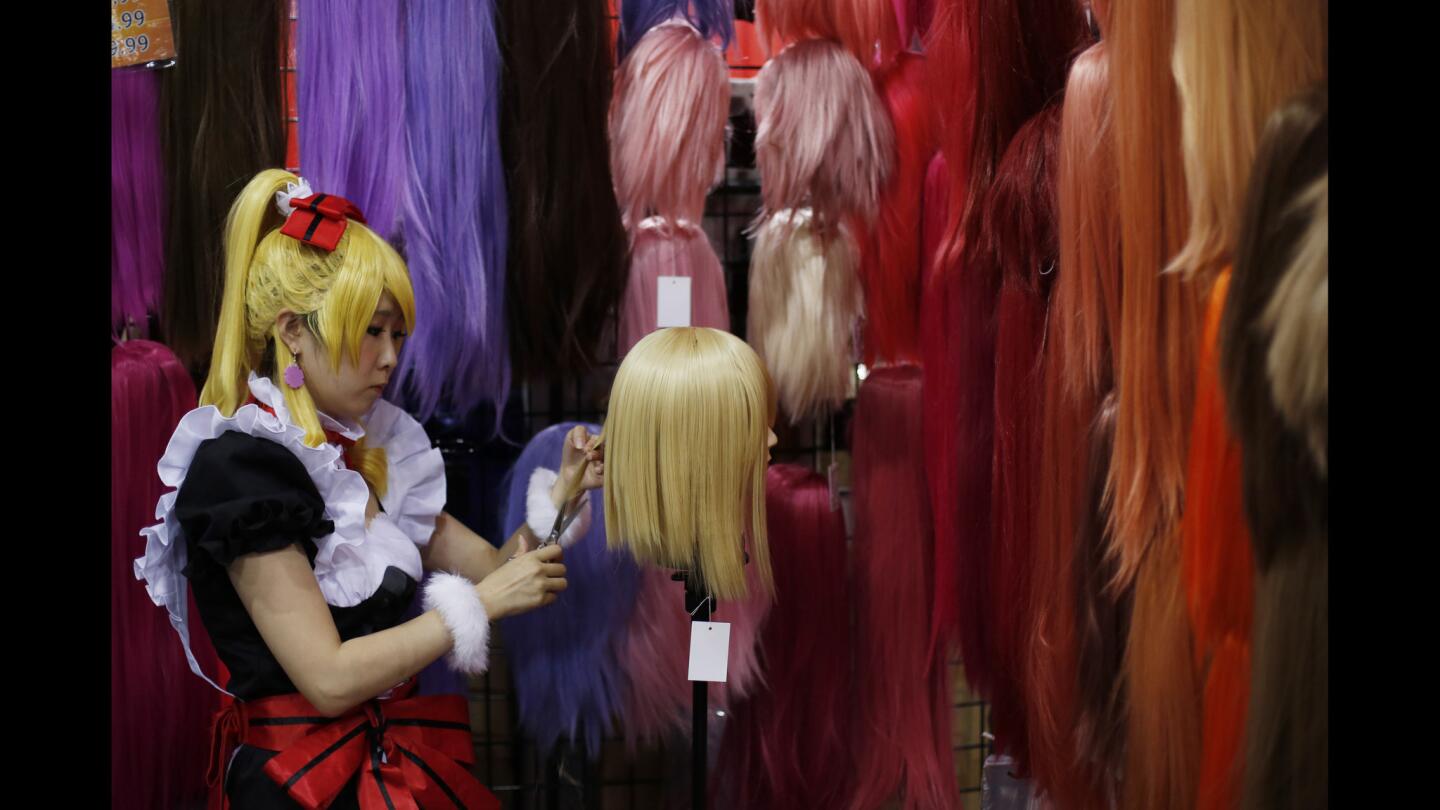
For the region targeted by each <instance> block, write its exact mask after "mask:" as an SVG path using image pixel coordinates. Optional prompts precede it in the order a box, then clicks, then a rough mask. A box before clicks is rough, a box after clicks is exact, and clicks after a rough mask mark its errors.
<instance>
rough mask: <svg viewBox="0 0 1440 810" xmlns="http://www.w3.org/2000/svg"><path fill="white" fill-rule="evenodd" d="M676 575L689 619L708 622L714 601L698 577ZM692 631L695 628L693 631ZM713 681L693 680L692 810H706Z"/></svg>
mask: <svg viewBox="0 0 1440 810" xmlns="http://www.w3.org/2000/svg"><path fill="white" fill-rule="evenodd" d="M674 578H675V579H683V580H684V581H685V612H686V613H688V614H690V621H691V623H692V624H693V623H694V622H708V621H710V617H711V614H712V609H713V608H714V605H715V601H714V600H713V599H711V598H710V596H709V594H707V593H705V592H704V591H703V590H701V585H700V583H699V581H698V577H695V576H692V575H690V574H689V573H687V572H684V571H677V572H675V575H674ZM691 633H692V635H693V633H694V631H693V630H692V631H691ZM709 687H710V684H709V683H707V682H705V681H694V682H692V683H691V684H690V807H691V808H692V810H706V808H707V806H708V805H707V804H706V801H705V794H706V779H705V777H706V770H707V766H708V764H709V759H708V758H707V755H708V752H707V751H706V748H707V747H708V745H709V742H710V724H709V722H708V719H709V714H710V692H709Z"/></svg>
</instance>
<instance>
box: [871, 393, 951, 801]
mask: <svg viewBox="0 0 1440 810" xmlns="http://www.w3.org/2000/svg"><path fill="white" fill-rule="evenodd" d="M921 397H922V390H921V376H920V369H919V368H917V367H915V366H881V367H879V368H876V369H875V370H873V371H872V372H871V373H870V375H869V377H867V378H866V380H865V382H864V383H863V384H862V385H861V386H860V394H859V397H858V400H857V402H856V404H855V421H854V423H853V428H852V429H853V431H854V436H853V438H852V442H851V447H852V452H853V454H854V478H853V480H854V489H853V491H854V499H855V501H854V503H855V551H856V555H857V557H856V563H855V573H856V584H855V615H856V632H857V640H856V656H855V659H856V661H857V668H856V673H855V678H856V702H857V704H858V706H857V708H858V714H857V717H856V721H855V722H856V723H857V725H856V728H855V732H854V740H855V745H854V751H855V774H856V779H857V783H856V788H855V795H854V797H853V799H852V800H851V802H850V803H849V806H850V807H851V808H853V810H873V808H878V807H881V806H884V805H885V803H886V801H887V800H889V799H890V798H891V797H892V796H893V795H894V794H895V793H896V792H897V791H898V792H899V793H900V795H901V796H903V801H904V806H905V807H909V808H945V807H954V806H955V804H956V802H957V801H958V795H957V793H956V785H955V767H954V762H953V761H952V753H951V748H950V745H951V742H950V722H949V720H950V694H949V688H948V684H947V678H946V674H947V673H946V664H945V662H944V660H942V659H935V660H930V655H929V642H930V628H929V627H928V626H927V625H928V621H929V613H930V588H931V585H930V577H929V572H928V570H927V569H928V566H927V564H926V561H927V560H928V559H929V558H930V553H929V552H930V550H929V545H930V541H931V533H930V525H931V523H930V504H929V497H928V496H927V494H926V488H925V482H924V481H923V480H922V476H923V475H924V467H923V466H922V464H921V462H920V458H921V456H923V455H924V453H925V452H926V450H925V447H924V443H923V440H922V437H921V432H920V403H921Z"/></svg>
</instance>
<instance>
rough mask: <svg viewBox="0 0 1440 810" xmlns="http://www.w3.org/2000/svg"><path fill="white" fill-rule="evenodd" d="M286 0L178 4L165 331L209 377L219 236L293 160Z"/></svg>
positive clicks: (167, 91)
mask: <svg viewBox="0 0 1440 810" xmlns="http://www.w3.org/2000/svg"><path fill="white" fill-rule="evenodd" d="M288 6H289V3H288V2H285V0H230V1H229V2H224V3H214V2H205V0H174V2H172V3H171V4H170V8H171V18H170V21H171V25H172V26H173V27H174V31H175V48H176V51H177V53H178V56H177V58H176V64H175V67H173V68H171V69H169V70H166V71H163V73H162V74H161V86H160V107H161V111H162V112H161V116H162V131H161V146H162V149H163V150H164V156H165V175H166V184H167V190H168V194H167V196H168V199H169V212H170V214H169V231H168V232H167V234H166V242H165V283H164V301H163V303H162V306H161V313H162V314H161V323H160V327H161V331H162V332H163V333H164V335H165V342H166V344H167V345H169V346H170V348H171V349H173V350H174V352H175V354H176V355H177V356H179V358H180V360H181V361H182V362H183V363H184V364H185V366H186V368H188V369H189V370H190V373H191V374H192V375H194V376H196V378H197V379H204V378H205V375H206V373H207V370H208V367H209V364H210V351H211V348H212V345H213V343H214V341H215V322H216V320H217V319H218V318H219V316H220V293H221V290H222V288H223V286H224V279H223V272H224V271H223V268H224V265H225V263H224V261H223V259H222V257H221V252H220V251H221V247H220V245H221V235H222V233H223V232H224V228H225V216H226V214H227V212H228V211H229V210H230V204H231V203H233V202H234V201H235V195H237V194H238V193H239V192H240V189H241V188H243V187H244V186H245V184H246V183H247V182H249V181H250V178H252V177H254V176H255V175H256V174H257V173H258V172H259V171H260V170H262V169H268V168H276V167H279V166H283V165H284V161H285V94H284V87H283V82H282V76H281V73H280V58H281V55H282V53H284V51H285V49H286V48H288V40H289V37H288V33H287V32H288V31H289V22H288V18H289V15H288V14H287V12H286V10H287V8H288Z"/></svg>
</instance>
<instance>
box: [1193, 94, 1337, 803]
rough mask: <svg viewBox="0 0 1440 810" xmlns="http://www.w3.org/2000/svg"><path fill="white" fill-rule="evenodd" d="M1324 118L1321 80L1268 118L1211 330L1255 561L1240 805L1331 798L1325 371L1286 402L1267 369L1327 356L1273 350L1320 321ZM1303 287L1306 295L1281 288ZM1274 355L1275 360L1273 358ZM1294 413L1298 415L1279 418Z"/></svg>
mask: <svg viewBox="0 0 1440 810" xmlns="http://www.w3.org/2000/svg"><path fill="white" fill-rule="evenodd" d="M1329 122H1330V117H1329V92H1328V87H1327V86H1326V85H1320V86H1318V87H1316V88H1314V89H1312V90H1311V91H1309V92H1307V93H1305V94H1304V95H1302V96H1300V97H1299V98H1297V99H1295V100H1293V101H1291V102H1290V103H1289V104H1287V105H1286V106H1284V107H1282V108H1281V109H1279V110H1277V111H1276V112H1275V114H1274V115H1272V116H1271V117H1270V122H1269V124H1268V125H1267V127H1266V130H1265V134H1264V136H1263V138H1262V140H1261V143H1260V146H1259V150H1258V152H1257V154H1256V159H1255V166H1254V168H1253V170H1252V172H1251V175H1250V185H1249V191H1248V196H1247V198H1246V202H1245V208H1244V212H1243V218H1242V220H1241V226H1240V236H1239V242H1238V244H1237V246H1236V252H1235V268H1234V271H1233V275H1232V278H1231V283H1230V292H1229V298H1228V299H1227V301H1226V307H1225V313H1224V316H1223V319H1222V321H1221V325H1220V351H1221V354H1220V369H1221V378H1222V382H1223V385H1224V387H1225V394H1226V403H1227V409H1226V411H1227V414H1228V416H1229V421H1230V426H1231V430H1232V431H1233V433H1234V435H1235V437H1236V438H1237V439H1238V440H1239V441H1240V444H1241V446H1242V448H1243V463H1242V479H1243V480H1242V487H1243V492H1244V500H1245V512H1246V516H1247V518H1248V519H1249V523H1250V535H1251V542H1252V547H1253V549H1254V552H1255V570H1256V583H1255V626H1254V638H1253V651H1252V669H1251V705H1250V712H1249V716H1248V718H1247V723H1248V725H1247V729H1246V754H1245V775H1244V787H1243V795H1242V800H1241V807H1244V808H1297V810H1298V808H1302V807H1304V808H1318V809H1319V810H1324V808H1327V807H1329V787H1330V783H1329V774H1328V762H1329V753H1330V751H1329V726H1328V723H1327V712H1326V711H1325V706H1326V705H1327V704H1328V702H1329V694H1330V684H1329V676H1328V671H1329V641H1328V635H1329V626H1328V625H1329V564H1328V559H1329V545H1330V519H1329V517H1330V516H1329V495H1330V490H1329V480H1328V476H1327V468H1326V462H1325V455H1324V443H1323V436H1324V435H1325V434H1326V433H1328V423H1329V406H1328V396H1329V395H1328V388H1329V384H1328V377H1327V376H1326V375H1325V374H1324V372H1323V371H1322V373H1321V375H1320V376H1319V381H1318V385H1317V384H1313V383H1314V381H1313V380H1312V385H1310V386H1309V391H1308V392H1307V393H1308V397H1307V399H1308V400H1309V402H1308V407H1297V403H1296V402H1294V401H1293V399H1292V397H1290V396H1289V395H1288V394H1286V392H1285V389H1284V387H1283V386H1281V385H1279V384H1278V383H1277V378H1276V372H1277V366H1278V368H1279V370H1282V371H1284V370H1290V369H1293V368H1296V367H1310V368H1319V369H1323V368H1324V367H1325V366H1326V365H1327V364H1328V351H1329V349H1328V341H1326V340H1324V339H1321V340H1307V341H1299V342H1294V343H1292V344H1291V345H1288V346H1287V345H1283V344H1279V345H1277V344H1278V341H1277V331H1280V330H1277V328H1276V327H1277V320H1279V321H1289V322H1291V324H1294V323H1295V322H1296V321H1299V322H1301V324H1300V326H1299V327H1298V328H1301V329H1305V330H1306V331H1307V332H1310V333H1312V334H1320V335H1323V333H1324V332H1325V330H1326V326H1327V321H1328V318H1329V293H1328V287H1329V249H1328V233H1327V228H1328V221H1329V215H1328V208H1329V203H1328V199H1329V191H1328V188H1329V155H1330V134H1329V132H1330V130H1329ZM1317 281H1318V284H1317V283H1316V282H1317ZM1301 283H1304V284H1306V285H1307V287H1308V290H1309V294H1307V295H1305V296H1293V295H1286V293H1289V292H1293V290H1294V288H1295V286H1296V285H1297V284H1301ZM1282 296H1283V297H1282ZM1284 327H1285V325H1284V324H1282V325H1281V326H1280V329H1283V328H1284ZM1277 351H1280V352H1282V353H1284V356H1282V357H1272V355H1274V354H1275V353H1276V352H1277ZM1317 353H1318V356H1317ZM1307 355H1308V356H1307ZM1277 360H1278V361H1279V362H1278V363H1277ZM1297 411H1304V412H1306V413H1307V414H1308V418H1307V419H1304V420H1300V421H1299V422H1298V423H1297V420H1296V419H1294V418H1293V417H1291V418H1287V417H1286V414H1287V413H1288V414H1294V413H1296V412H1297ZM1317 436H1319V437H1321V441H1320V444H1319V452H1318V453H1317V451H1316V450H1317V448H1316V441H1315V439H1316V437H1317Z"/></svg>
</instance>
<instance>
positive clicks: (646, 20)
mask: <svg viewBox="0 0 1440 810" xmlns="http://www.w3.org/2000/svg"><path fill="white" fill-rule="evenodd" d="M673 19H683V20H685V21H686V22H688V23H689V24H690V26H691V27H692V29H693V30H696V31H698V32H699V34H700V36H701V38H703V39H706V40H715V41H717V42H718V43H719V45H720V47H721V48H727V47H729V46H730V41H731V40H733V39H734V38H735V2H734V0H620V31H619V34H618V37H617V39H616V45H615V48H616V54H615V56H616V58H617V59H619V60H621V61H623V60H624V59H625V58H626V57H627V56H629V54H630V51H631V49H633V48H636V47H638V45H637V43H639V42H640V41H641V40H642V39H643V38H644V37H645V35H646V33H647V32H649V31H651V30H654V29H655V28H656V27H657V26H659V25H661V24H663V23H665V22H666V21H668V20H673Z"/></svg>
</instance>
